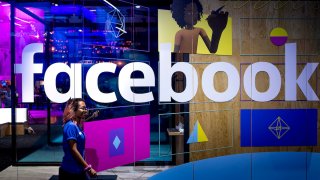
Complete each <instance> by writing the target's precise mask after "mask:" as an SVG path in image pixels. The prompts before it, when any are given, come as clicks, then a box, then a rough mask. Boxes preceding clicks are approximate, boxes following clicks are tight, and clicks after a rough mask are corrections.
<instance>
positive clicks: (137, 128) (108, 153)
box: [84, 115, 150, 171]
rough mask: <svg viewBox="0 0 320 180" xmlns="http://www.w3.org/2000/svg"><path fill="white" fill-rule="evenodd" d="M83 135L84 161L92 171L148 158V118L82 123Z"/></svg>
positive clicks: (125, 118) (137, 117) (126, 118)
mask: <svg viewBox="0 0 320 180" xmlns="http://www.w3.org/2000/svg"><path fill="white" fill-rule="evenodd" d="M84 132H85V135H86V160H87V161H88V162H89V163H90V164H92V166H93V168H94V169H95V170H96V171H102V170H106V169H110V168H113V167H117V166H121V165H125V164H129V163H133V162H135V161H139V160H143V159H145V158H148V157H150V115H140V116H130V117H124V118H116V119H108V120H98V121H93V122H85V123H84ZM117 133H120V134H118V135H117ZM115 137H116V138H115ZM117 151H118V152H117Z"/></svg>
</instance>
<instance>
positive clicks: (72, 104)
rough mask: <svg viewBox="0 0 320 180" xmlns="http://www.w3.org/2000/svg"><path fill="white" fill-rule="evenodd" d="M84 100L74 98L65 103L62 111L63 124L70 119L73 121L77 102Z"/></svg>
mask: <svg viewBox="0 0 320 180" xmlns="http://www.w3.org/2000/svg"><path fill="white" fill-rule="evenodd" d="M81 101H83V102H84V100H83V99H82V98H74V99H69V100H68V102H67V103H66V107H65V108H64V111H63V124H65V123H66V122H68V121H69V120H70V119H73V118H74V117H75V115H76V111H77V110H78V108H79V102H81Z"/></svg>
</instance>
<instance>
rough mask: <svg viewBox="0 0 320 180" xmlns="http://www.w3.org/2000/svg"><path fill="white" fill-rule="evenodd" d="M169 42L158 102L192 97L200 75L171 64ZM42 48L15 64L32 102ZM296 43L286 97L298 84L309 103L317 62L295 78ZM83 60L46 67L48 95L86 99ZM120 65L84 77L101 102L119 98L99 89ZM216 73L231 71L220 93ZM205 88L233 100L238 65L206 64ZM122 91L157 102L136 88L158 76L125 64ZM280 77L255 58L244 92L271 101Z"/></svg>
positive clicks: (289, 48) (31, 48) (290, 47)
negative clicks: (62, 84)
mask: <svg viewBox="0 0 320 180" xmlns="http://www.w3.org/2000/svg"><path fill="white" fill-rule="evenodd" d="M170 49H171V48H170V45H169V44H161V45H160V60H159V100H160V102H171V99H174V100H175V101H177V102H181V103H183V102H188V101H190V100H191V99H192V98H193V97H194V96H195V94H196V93H197V89H198V74H197V71H196V69H195V68H194V67H193V66H192V65H191V64H190V63H186V62H178V63H175V64H174V65H172V63H171V52H170ZM36 52H43V45H42V44H39V43H36V44H30V45H28V46H26V47H25V49H24V50H23V54H22V57H23V58H22V64H17V65H15V68H16V69H15V72H16V73H21V74H22V80H23V81H22V90H23V92H22V93H23V96H22V97H23V98H22V101H23V102H34V99H33V86H30V83H32V85H33V83H34V80H33V76H34V74H36V73H42V66H43V65H42V64H34V63H33V60H32V59H33V55H34V54H35V53H36ZM296 56H297V55H296V44H295V43H291V44H286V47H285V100H286V101H296V100H297V90H296V88H297V87H296V85H298V86H299V88H300V89H301V91H302V92H303V94H304V95H305V96H306V98H307V100H308V101H319V98H318V97H317V95H316V93H315V92H314V90H313V89H312V87H311V85H310V84H309V80H310V78H311V76H312V75H313V74H314V72H315V70H316V68H317V67H318V64H319V63H307V64H306V65H305V67H304V69H303V70H302V72H301V73H300V75H299V76H298V78H297V65H296V63H297V60H296ZM81 66H82V65H81V64H71V65H70V67H69V66H68V65H66V64H63V63H56V64H52V65H51V66H49V67H48V69H47V70H46V72H45V76H44V88H45V92H46V95H47V96H48V98H49V99H50V100H51V101H53V102H57V103H63V102H66V101H67V100H68V99H70V98H74V97H82V71H81V69H82V68H81ZM116 67H117V65H116V64H113V63H99V64H95V65H93V66H92V67H91V68H90V69H89V71H88V73H87V75H86V80H85V81H86V89H87V92H88V95H89V96H90V97H91V98H92V99H93V100H94V101H97V102H101V103H111V102H115V101H116V100H117V97H116V95H115V92H109V93H104V92H101V91H100V90H99V88H98V77H99V75H100V74H101V73H103V72H109V73H115V70H116ZM134 71H140V72H142V74H143V76H144V77H143V78H131V74H132V73H133V72H134ZM62 72H65V73H67V74H68V75H69V77H70V89H69V91H68V92H67V93H64V94H63V93H61V92H58V91H57V88H56V78H57V76H58V74H59V73H62ZM177 72H181V73H183V74H184V75H185V77H186V87H185V89H184V91H182V92H175V91H174V90H173V88H172V83H171V79H172V76H173V74H174V73H177ZM217 72H224V73H226V74H227V78H228V86H227V88H226V90H225V91H224V92H218V91H216V89H215V87H214V84H213V79H214V77H215V74H216V73H217ZM259 72H266V73H267V75H268V76H269V88H268V89H267V90H266V91H265V92H259V91H258V90H257V89H256V84H255V80H256V76H257V74H258V73H259ZM201 83H202V87H203V88H202V89H203V92H204V94H205V95H206V96H207V97H208V98H209V99H211V100H212V101H214V102H226V101H230V100H232V99H233V98H234V97H235V96H236V95H237V93H238V92H239V88H240V78H239V72H238V71H237V69H236V68H235V67H234V66H233V65H232V64H230V63H227V62H215V63H211V64H209V65H208V67H206V68H205V70H204V72H203V74H202V81H201ZM118 85H119V87H118V88H119V92H120V94H121V96H122V97H123V98H124V99H126V100H127V101H129V102H133V103H142V102H149V101H152V100H154V97H153V94H152V92H147V93H134V92H133V91H132V89H131V88H132V87H154V86H155V76H154V72H153V70H152V68H151V67H150V66H149V65H148V64H145V63H141V62H135V63H129V64H127V65H126V66H124V67H123V68H122V70H121V71H120V74H119V78H118ZM280 88H281V75H280V72H279V70H278V69H277V67H276V66H275V65H273V64H271V63H268V62H257V63H253V64H251V65H249V67H248V68H247V69H246V70H245V73H244V90H245V92H246V94H247V95H248V96H249V97H250V98H252V99H253V100H254V101H259V102H265V101H270V100H273V99H274V98H275V97H277V95H278V94H279V92H280Z"/></svg>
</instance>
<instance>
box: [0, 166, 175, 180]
mask: <svg viewBox="0 0 320 180" xmlns="http://www.w3.org/2000/svg"><path fill="white" fill-rule="evenodd" d="M168 168H170V167H169V166H121V167H116V168H112V169H109V170H106V171H102V172H99V173H98V175H117V176H118V179H119V180H121V179H139V180H140V179H141V180H144V179H148V178H149V177H151V176H153V175H155V174H157V173H159V172H162V171H164V170H166V169H168ZM58 169H59V167H58V166H19V167H12V166H10V167H8V168H7V169H5V170H3V171H2V172H0V179H6V180H17V179H24V180H48V179H50V178H51V177H53V176H56V175H58Z"/></svg>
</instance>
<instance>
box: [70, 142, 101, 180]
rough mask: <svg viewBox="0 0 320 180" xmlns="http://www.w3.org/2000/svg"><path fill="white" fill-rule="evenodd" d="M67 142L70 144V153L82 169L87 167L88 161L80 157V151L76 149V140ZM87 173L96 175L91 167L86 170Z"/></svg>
mask: <svg viewBox="0 0 320 180" xmlns="http://www.w3.org/2000/svg"><path fill="white" fill-rule="evenodd" d="M68 143H69V146H70V149H71V154H72V156H73V157H74V158H75V159H76V161H77V162H79V163H80V164H81V166H82V167H83V169H85V168H86V167H88V166H89V165H88V163H87V162H86V161H85V160H84V159H83V158H82V156H81V154H80V152H79V151H78V149H77V142H76V141H75V140H69V141H68ZM88 173H89V175H90V176H91V177H93V176H96V175H97V172H96V171H95V170H94V169H93V168H91V169H90V170H88Z"/></svg>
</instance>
